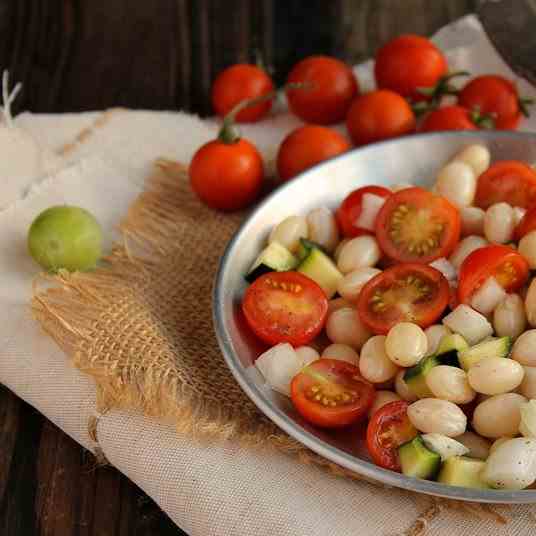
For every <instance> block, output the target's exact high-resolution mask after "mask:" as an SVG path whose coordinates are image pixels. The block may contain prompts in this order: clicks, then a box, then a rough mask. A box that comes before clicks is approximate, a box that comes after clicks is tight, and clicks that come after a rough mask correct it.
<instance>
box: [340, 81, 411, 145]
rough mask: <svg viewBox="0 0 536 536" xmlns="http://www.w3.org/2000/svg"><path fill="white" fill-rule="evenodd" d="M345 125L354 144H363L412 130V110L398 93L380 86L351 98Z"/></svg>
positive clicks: (401, 134)
mask: <svg viewBox="0 0 536 536" xmlns="http://www.w3.org/2000/svg"><path fill="white" fill-rule="evenodd" d="M346 128H347V129H348V132H349V133H350V137H351V138H352V140H353V142H354V143H355V144H356V145H364V144H365V143H372V142H374V141H380V140H385V139H387V138H394V137H396V136H403V135H404V134H409V133H410V132H413V131H414V130H415V114H414V113H413V110H412V109H411V106H410V105H409V104H408V103H407V101H406V100H405V99H404V98H402V97H401V96H400V95H398V94H397V93H394V92H393V91H389V90H387V89H381V90H378V91H372V92H371V93H366V94H365V95H362V96H360V97H357V98H356V99H355V100H354V101H353V103H352V106H350V110H349V111H348V115H347V116H346Z"/></svg>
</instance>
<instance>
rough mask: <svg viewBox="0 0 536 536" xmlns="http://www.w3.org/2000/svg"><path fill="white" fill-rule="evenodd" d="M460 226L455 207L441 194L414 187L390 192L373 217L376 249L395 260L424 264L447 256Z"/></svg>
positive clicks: (452, 247) (457, 235)
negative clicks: (374, 219) (376, 242)
mask: <svg viewBox="0 0 536 536" xmlns="http://www.w3.org/2000/svg"><path fill="white" fill-rule="evenodd" d="M460 229H461V222H460V213H459V212H458V209H457V208H456V207H455V206H454V205H452V204H451V203H450V202H449V201H447V200H446V199H445V198H444V197H441V196H438V195H436V194H434V193H432V192H429V191H428V190H424V189H423V188H418V187H415V188H406V189H404V190H400V191H398V192H395V193H394V194H392V195H391V196H390V197H388V198H387V200H386V201H385V203H384V205H383V207H382V208H381V209H380V212H379V213H378V216H377V218H376V237H377V239H378V242H379V244H380V248H381V249H382V251H383V252H384V253H385V255H387V256H388V257H390V258H391V259H394V260H396V261H399V262H419V263H423V264H428V263H430V262H432V261H434V260H435V259H439V258H440V257H448V256H449V254H450V253H451V251H452V250H453V249H454V247H455V246H456V244H457V242H458V240H459V238H460Z"/></svg>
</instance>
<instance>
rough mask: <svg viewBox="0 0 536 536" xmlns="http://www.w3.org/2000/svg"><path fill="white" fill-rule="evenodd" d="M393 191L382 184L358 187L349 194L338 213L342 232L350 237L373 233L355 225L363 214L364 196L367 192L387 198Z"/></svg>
mask: <svg viewBox="0 0 536 536" xmlns="http://www.w3.org/2000/svg"><path fill="white" fill-rule="evenodd" d="M391 193H392V192H391V190H388V189H387V188H383V187H382V186H363V188H358V189H357V190H354V191H353V192H352V193H350V194H348V196H347V197H346V198H345V199H344V201H343V202H342V203H341V206H340V207H339V208H338V209H337V213H336V216H337V222H338V224H339V228H340V230H341V232H342V234H343V235H344V236H348V237H354V236H361V235H364V234H373V233H371V232H370V231H369V230H367V229H361V228H359V227H357V226H356V225H355V222H356V220H357V219H358V218H359V216H360V215H361V208H362V203H363V196H364V195H365V194H374V195H377V196H378V197H383V198H387V197H389V196H390V195H391Z"/></svg>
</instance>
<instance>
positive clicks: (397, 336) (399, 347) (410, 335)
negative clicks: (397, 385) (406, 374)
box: [385, 322, 428, 367]
mask: <svg viewBox="0 0 536 536" xmlns="http://www.w3.org/2000/svg"><path fill="white" fill-rule="evenodd" d="M427 349H428V339H427V338H426V335H425V333H424V331H423V330H422V329H421V328H420V327H419V326H418V325H417V324H413V323H412V322H399V323H398V324H396V325H395V326H393V327H392V328H391V329H390V330H389V333H388V334H387V338H386V340H385V351H386V352H387V355H388V356H389V359H390V360H391V361H392V362H393V363H395V364H396V365H398V366H399V367H412V366H413V365H416V364H417V363H418V362H419V361H420V360H421V359H422V358H423V357H424V356H425V355H426V350H427Z"/></svg>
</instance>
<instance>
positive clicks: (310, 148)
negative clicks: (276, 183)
mask: <svg viewBox="0 0 536 536" xmlns="http://www.w3.org/2000/svg"><path fill="white" fill-rule="evenodd" d="M350 147H351V146H350V143H349V142H348V140H347V139H346V138H345V137H344V136H343V135H342V134H339V133H338V132H336V131H335V130H332V129H331V128H328V127H322V126H319V125H304V126H303V127H298V128H297V129H295V130H293V131H292V132H291V133H290V134H289V135H288V136H287V137H286V138H285V139H284V140H283V142H282V143H281V145H280V146H279V151H278V153H277V172H278V174H279V177H280V178H281V179H282V180H284V181H286V180H288V179H291V178H292V177H295V176H296V175H298V174H299V173H301V172H302V171H305V170H306V169H309V168H310V167H312V166H314V165H315V164H318V163H320V162H323V161H324V160H327V159H328V158H333V157H334V156H337V155H339V154H342V153H345V152H346V151H348V150H349V149H350Z"/></svg>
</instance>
